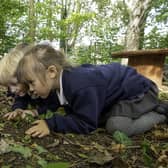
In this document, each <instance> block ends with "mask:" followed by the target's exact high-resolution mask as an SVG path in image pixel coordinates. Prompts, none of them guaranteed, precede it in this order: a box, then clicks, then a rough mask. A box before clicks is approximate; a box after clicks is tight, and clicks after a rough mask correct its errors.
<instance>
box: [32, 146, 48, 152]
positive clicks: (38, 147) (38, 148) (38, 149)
mask: <svg viewBox="0 0 168 168" xmlns="http://www.w3.org/2000/svg"><path fill="white" fill-rule="evenodd" d="M35 149H36V150H37V151H38V153H39V154H41V153H46V152H47V150H46V149H44V148H43V147H42V146H40V145H37V144H36V145H35Z"/></svg>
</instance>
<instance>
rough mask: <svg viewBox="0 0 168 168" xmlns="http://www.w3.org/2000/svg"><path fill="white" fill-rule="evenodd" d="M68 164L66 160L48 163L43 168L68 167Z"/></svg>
mask: <svg viewBox="0 0 168 168" xmlns="http://www.w3.org/2000/svg"><path fill="white" fill-rule="evenodd" d="M69 167H70V164H69V163H68V162H55V163H49V164H47V165H46V166H44V168H69Z"/></svg>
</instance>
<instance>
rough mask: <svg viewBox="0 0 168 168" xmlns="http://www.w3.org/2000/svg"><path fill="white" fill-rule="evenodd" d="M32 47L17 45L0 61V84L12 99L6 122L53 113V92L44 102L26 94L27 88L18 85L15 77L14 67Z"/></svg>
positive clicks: (54, 95) (54, 97)
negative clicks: (34, 107) (30, 107)
mask: <svg viewBox="0 0 168 168" xmlns="http://www.w3.org/2000/svg"><path fill="white" fill-rule="evenodd" d="M31 47H32V46H31V45H28V44H24V43H22V44H18V45H17V46H16V47H15V48H14V49H12V50H11V51H10V52H9V53H8V54H7V55H6V56H4V57H3V58H2V59H1V60H0V84H1V85H3V86H6V87H8V94H7V95H8V96H12V97H14V99H15V101H14V104H13V105H12V112H9V113H7V114H5V115H4V117H5V118H7V120H11V119H14V118H16V117H17V116H21V117H22V118H24V117H25V115H26V114H30V115H32V116H37V115H38V114H42V113H46V112H47V110H51V111H55V99H56V94H55V92H51V93H50V95H49V97H48V98H47V99H46V100H45V101H44V100H43V99H41V98H38V97H37V96H36V95H33V94H31V93H29V94H27V91H28V88H27V87H26V86H25V85H24V84H20V83H18V81H17V78H16V77H15V75H14V74H15V71H16V67H17V65H18V63H19V61H20V59H21V58H22V57H23V56H24V54H25V52H27V51H28V50H29V49H30V48H31ZM29 104H30V105H32V106H37V110H36V109H34V110H27V107H28V105H29Z"/></svg>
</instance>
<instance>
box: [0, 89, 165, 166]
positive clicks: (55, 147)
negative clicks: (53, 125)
mask: <svg viewBox="0 0 168 168" xmlns="http://www.w3.org/2000/svg"><path fill="white" fill-rule="evenodd" d="M5 92H6V90H5V89H4V88H0V148H1V149H0V167H2V168H38V167H39V168H40V167H45V168H50V167H55V168H57V167H61V168H66V167H72V168H85V167H86V168H98V167H101V168H111V167H114V168H127V167H131V168H145V167H159V166H162V168H167V165H168V142H167V140H168V127H167V124H163V125H159V126H156V127H155V128H154V129H153V130H151V131H149V132H147V133H145V134H142V135H139V136H135V137H132V138H130V139H129V138H128V137H125V136H123V135H122V134H118V135H117V137H114V136H113V135H110V134H107V132H106V131H105V130H104V129H97V130H96V131H95V132H93V133H91V134H89V135H76V134H60V133H52V134H51V135H50V136H47V137H44V138H41V139H39V138H30V137H29V136H27V135H25V134H24V132H25V130H26V129H28V128H29V127H30V125H31V121H30V120H28V119H27V120H19V119H18V120H17V121H5V120H4V119H3V118H2V116H3V114H5V113H6V112H8V111H9V110H10V106H11V103H12V100H11V99H10V98H7V97H6V93H5ZM127 138H128V139H127ZM127 142H131V143H127Z"/></svg>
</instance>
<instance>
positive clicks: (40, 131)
mask: <svg viewBox="0 0 168 168" xmlns="http://www.w3.org/2000/svg"><path fill="white" fill-rule="evenodd" d="M33 124H35V125H34V126H32V127H31V128H29V129H28V130H27V131H26V132H25V133H26V134H28V135H30V136H32V137H39V138H42V137H44V136H46V135H49V134H50V130H49V128H48V126H47V124H46V122H45V121H44V120H37V121H35V122H33Z"/></svg>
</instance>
